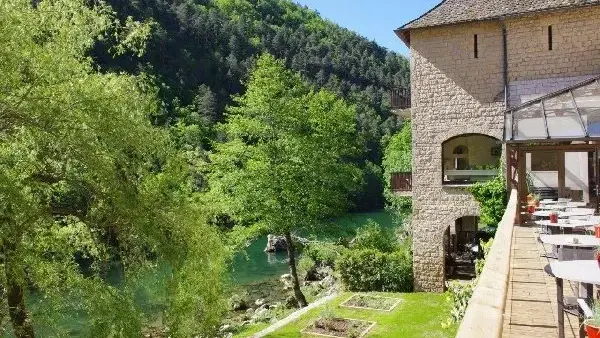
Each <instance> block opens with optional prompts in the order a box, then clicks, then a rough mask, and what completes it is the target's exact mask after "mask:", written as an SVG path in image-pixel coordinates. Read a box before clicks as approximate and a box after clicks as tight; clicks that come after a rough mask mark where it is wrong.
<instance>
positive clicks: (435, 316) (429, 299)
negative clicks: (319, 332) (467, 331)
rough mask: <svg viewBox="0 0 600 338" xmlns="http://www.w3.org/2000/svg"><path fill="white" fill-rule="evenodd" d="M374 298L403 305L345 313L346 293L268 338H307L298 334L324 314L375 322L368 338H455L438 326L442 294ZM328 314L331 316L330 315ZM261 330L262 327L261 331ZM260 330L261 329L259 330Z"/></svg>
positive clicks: (445, 307)
mask: <svg viewBox="0 0 600 338" xmlns="http://www.w3.org/2000/svg"><path fill="white" fill-rule="evenodd" d="M372 294H373V295H379V296H385V297H392V298H400V299H402V302H400V304H398V306H396V308H394V310H392V311H391V312H382V311H375V310H366V309H348V308H343V307H340V306H339V305H340V304H341V303H342V302H344V301H345V300H346V299H348V298H349V297H350V296H352V295H353V293H351V292H345V293H343V294H341V295H339V296H338V297H336V298H335V299H334V300H333V301H331V302H330V303H329V304H326V305H323V306H321V307H318V308H316V309H313V310H311V311H309V312H308V313H306V314H305V315H304V316H302V317H300V318H299V319H298V320H296V321H295V322H293V323H291V324H289V325H287V326H285V327H283V328H282V329H280V330H279V331H276V332H274V333H273V334H271V335H269V336H267V337H270V338H286V337H287V338H292V337H310V336H311V335H307V334H304V335H302V334H301V333H300V330H302V329H303V328H305V327H306V326H308V325H309V324H311V323H312V322H313V321H314V320H315V319H317V318H319V316H321V314H322V313H323V312H324V311H325V312H331V313H332V314H333V315H334V316H336V317H343V318H351V319H361V320H367V321H373V322H376V323H377V325H375V327H374V328H373V329H371V330H370V331H369V333H368V334H367V337H369V338H376V337H379V338H395V337H403V338H417V337H436V338H443V337H454V336H455V335H456V327H451V328H448V329H443V328H442V325H441V323H442V322H443V321H444V320H445V319H446V317H447V311H448V305H447V304H446V300H445V297H444V295H443V294H432V293H403V294H399V293H372ZM331 313H330V314H331ZM262 328H264V327H262ZM262 328H261V329H262ZM259 330H260V329H257V330H256V331H254V330H252V331H253V332H244V333H243V334H245V335H237V336H235V337H248V336H250V335H252V334H253V333H255V332H257V331H259Z"/></svg>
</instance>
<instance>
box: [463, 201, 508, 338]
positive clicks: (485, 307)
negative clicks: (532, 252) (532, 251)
mask: <svg viewBox="0 0 600 338" xmlns="http://www.w3.org/2000/svg"><path fill="white" fill-rule="evenodd" d="M516 214H517V191H516V190H513V191H512V192H511V194H510V200H509V201H508V205H507V207H506V211H505V212H504V216H503V217H502V221H501V222H500V224H499V225H498V230H497V231H496V236H495V237H494V243H493V244H492V248H491V249H490V252H489V254H488V255H487V257H486V259H485V266H484V267H483V271H482V272H481V275H480V276H479V281H478V282H477V286H476V287H475V289H474V290H473V296H471V299H470V300H469V306H467V311H466V312H465V316H464V318H463V320H462V322H461V323H460V327H459V328H458V333H457V334H456V337H457V338H477V337H489V338H500V337H502V326H503V324H504V307H505V305H506V293H507V292H508V273H509V271H510V259H511V257H510V256H511V246H512V240H513V238H512V236H513V226H514V223H515V217H516Z"/></svg>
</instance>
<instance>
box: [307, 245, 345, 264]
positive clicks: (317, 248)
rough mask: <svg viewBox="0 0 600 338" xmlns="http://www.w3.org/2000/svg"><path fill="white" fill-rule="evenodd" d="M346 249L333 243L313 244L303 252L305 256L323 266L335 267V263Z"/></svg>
mask: <svg viewBox="0 0 600 338" xmlns="http://www.w3.org/2000/svg"><path fill="white" fill-rule="evenodd" d="M345 249H346V248H344V247H342V246H340V245H336V244H333V243H326V242H316V243H315V242H313V243H310V244H309V245H308V246H307V247H306V248H305V249H304V252H303V256H305V257H308V258H310V259H311V260H312V261H313V262H315V263H316V264H319V265H323V266H334V265H335V261H336V260H337V259H338V257H339V256H340V254H341V253H342V252H343V251H344V250H345Z"/></svg>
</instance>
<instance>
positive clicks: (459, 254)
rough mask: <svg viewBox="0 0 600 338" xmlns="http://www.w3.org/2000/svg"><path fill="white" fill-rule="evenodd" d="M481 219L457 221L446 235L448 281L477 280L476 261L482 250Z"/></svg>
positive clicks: (468, 217) (467, 218) (468, 218)
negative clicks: (480, 241)
mask: <svg viewBox="0 0 600 338" xmlns="http://www.w3.org/2000/svg"><path fill="white" fill-rule="evenodd" d="M478 225H479V217H478V216H464V217H460V218H458V219H456V220H455V221H454V224H453V225H451V226H449V227H448V228H446V231H445V233H444V252H445V271H446V274H445V275H446V276H445V277H446V279H459V280H471V279H473V278H475V259H477V258H478V255H479V253H480V252H481V248H480V245H479V239H480V237H481V235H480V233H479V226H478Z"/></svg>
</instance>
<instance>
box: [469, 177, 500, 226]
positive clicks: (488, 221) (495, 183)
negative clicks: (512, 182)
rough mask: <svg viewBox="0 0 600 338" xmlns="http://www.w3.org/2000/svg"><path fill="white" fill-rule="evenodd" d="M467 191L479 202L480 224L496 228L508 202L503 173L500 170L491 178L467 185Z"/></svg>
mask: <svg viewBox="0 0 600 338" xmlns="http://www.w3.org/2000/svg"><path fill="white" fill-rule="evenodd" d="M469 192H471V194H472V195H473V197H474V198H475V200H476V201H477V202H478V203H479V208H480V210H481V216H480V219H479V223H480V226H483V227H493V228H496V227H497V226H498V224H499V223H500V221H501V220H502V216H504V211H505V210H506V204H507V203H508V198H507V196H506V181H505V179H504V175H503V173H502V172H500V173H499V174H498V175H497V176H496V177H495V178H494V179H493V180H490V181H486V182H477V183H475V184H473V185H472V186H470V187H469Z"/></svg>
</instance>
